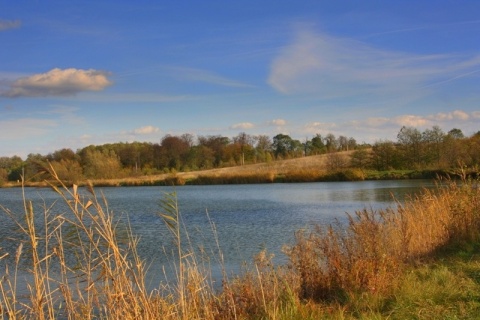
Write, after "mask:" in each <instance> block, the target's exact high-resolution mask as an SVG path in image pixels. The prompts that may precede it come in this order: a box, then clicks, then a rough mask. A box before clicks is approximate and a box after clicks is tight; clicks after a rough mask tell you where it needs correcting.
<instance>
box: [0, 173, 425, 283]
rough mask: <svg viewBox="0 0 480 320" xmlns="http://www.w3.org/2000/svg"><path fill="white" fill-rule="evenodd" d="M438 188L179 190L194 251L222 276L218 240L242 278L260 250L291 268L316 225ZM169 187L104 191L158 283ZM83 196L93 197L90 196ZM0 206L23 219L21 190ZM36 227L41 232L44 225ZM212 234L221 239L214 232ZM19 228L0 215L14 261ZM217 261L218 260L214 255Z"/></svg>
mask: <svg viewBox="0 0 480 320" xmlns="http://www.w3.org/2000/svg"><path fill="white" fill-rule="evenodd" d="M433 186H434V183H433V182H432V181H426V180H403V181H362V182H330V183H300V184H261V185H228V186H181V187H177V188H176V189H175V191H176V192H177V195H178V203H179V206H180V212H181V215H182V218H183V221H184V224H185V226H186V228H187V232H188V235H189V239H190V243H191V245H192V247H194V248H196V250H198V251H199V252H200V251H202V252H206V253H207V255H206V258H205V259H206V260H208V259H211V260H210V261H209V264H210V265H211V268H212V270H217V269H219V264H218V261H216V260H215V257H217V256H218V255H217V254H216V253H217V252H218V248H217V241H216V240H217V238H218V243H219V244H220V247H221V251H222V253H223V255H224V259H225V262H226V267H227V268H228V269H229V270H230V271H234V272H235V271H238V269H239V268H240V266H241V265H242V262H244V261H251V259H252V257H253V256H254V255H255V254H257V253H258V252H259V251H260V250H261V249H264V248H265V249H267V250H268V251H269V252H271V253H274V254H275V262H276V263H283V262H285V257H284V256H283V255H282V252H281V249H282V246H283V245H284V244H288V243H291V242H292V241H293V237H294V232H295V231H297V230H299V229H305V228H307V229H308V228H312V227H313V226H314V225H315V224H330V223H333V222H334V221H335V220H336V219H338V220H340V221H344V219H345V213H346V212H348V213H354V212H355V211H357V210H362V209H363V208H373V209H380V208H385V207H387V206H392V205H395V203H394V199H396V200H399V201H403V200H404V199H405V197H407V196H408V195H410V194H412V193H415V192H418V191H420V190H421V188H424V187H433ZM173 190H174V189H172V188H171V187H130V188H128V187H122V188H98V189H97V193H98V194H102V193H103V194H104V195H105V197H106V199H107V200H108V206H109V208H110V210H113V211H114V213H115V214H116V216H117V217H119V218H120V219H121V220H122V221H124V225H125V226H126V225H129V226H130V227H131V229H132V231H133V233H134V234H135V235H137V236H139V237H140V238H141V239H140V243H139V248H138V249H139V253H140V255H141V257H144V258H145V259H146V260H147V261H148V262H149V264H150V270H151V273H152V274H155V275H156V276H154V277H153V278H152V279H154V280H152V281H153V283H155V282H158V281H160V280H159V279H160V278H161V277H160V276H159V274H163V271H162V268H163V267H164V266H165V265H167V266H168V265H169V264H171V263H172V260H171V258H168V257H167V256H166V255H165V254H164V252H171V250H172V244H173V243H174V242H173V239H172V238H171V236H170V233H169V232H168V230H167V228H166V227H165V225H164V223H163V221H162V219H161V218H160V217H159V215H158V213H159V211H160V210H161V206H160V200H161V199H162V197H163V194H164V193H165V192H172V191H173ZM25 193H26V197H27V198H28V199H31V200H32V201H33V202H34V210H35V212H39V213H41V212H43V211H44V209H45V208H50V209H49V210H50V214H52V215H55V214H59V213H63V214H67V215H68V210H67V209H66V207H65V205H64V204H62V203H61V201H59V197H58V195H57V194H56V193H54V192H53V191H51V190H49V189H34V188H27V189H26V190H25ZM80 193H81V194H83V195H85V196H88V193H87V192H86V190H80ZM0 204H2V205H3V206H4V207H6V208H9V209H10V210H11V211H12V212H13V213H14V214H16V216H17V217H19V218H20V216H21V215H22V214H23V202H22V194H21V190H20V189H0ZM41 216H42V215H41V214H39V215H38V216H37V219H38V221H37V222H39V225H41V219H42V217H41ZM212 226H214V228H215V230H216V231H215V232H213V231H212ZM14 230H15V225H14V223H13V222H12V221H11V219H10V218H8V217H7V216H6V215H4V214H0V235H1V237H0V239H1V243H0V247H2V248H3V249H2V250H3V251H7V252H10V253H11V254H13V255H14V252H15V250H16V245H18V242H13V244H11V243H10V242H11V241H10V242H9V239H11V238H14V237H15V236H18V234H17V233H16V232H15V231H14ZM212 253H215V254H212Z"/></svg>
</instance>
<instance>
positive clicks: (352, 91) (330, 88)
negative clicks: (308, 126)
mask: <svg viewBox="0 0 480 320" xmlns="http://www.w3.org/2000/svg"><path fill="white" fill-rule="evenodd" d="M479 67H480V55H476V56H469V57H468V56H460V55H453V54H443V55H438V54H437V55H419V54H411V53H405V52H395V51H387V50H382V49H379V48H375V47H372V46H370V45H368V44H366V43H363V42H360V41H356V40H352V39H343V38H336V37H332V36H329V35H326V34H322V33H314V32H311V31H308V30H302V31H300V32H299V33H298V34H297V35H296V37H295V39H294V41H293V43H291V44H290V45H288V46H286V47H285V48H284V49H283V50H282V51H281V52H280V54H279V55H278V56H277V57H276V59H275V60H274V61H273V63H272V65H271V72H270V75H269V78H268V83H269V84H270V85H271V86H272V87H273V88H274V89H276V90H277V91H279V92H281V93H284V94H295V93H315V94H316V95H317V96H321V97H324V98H334V97H339V96H343V97H345V96H356V95H372V94H376V95H379V94H391V93H405V92H411V91H418V90H421V89H422V87H423V88H425V87H427V86H431V85H438V84H442V83H446V82H450V81H454V80H456V79H460V78H462V77H466V76H470V75H472V74H474V73H476V72H478V71H477V70H478V69H479ZM472 69H475V70H473V71H472Z"/></svg>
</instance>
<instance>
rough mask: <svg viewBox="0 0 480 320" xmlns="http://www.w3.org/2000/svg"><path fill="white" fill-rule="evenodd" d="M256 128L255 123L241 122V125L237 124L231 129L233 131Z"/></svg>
mask: <svg viewBox="0 0 480 320" xmlns="http://www.w3.org/2000/svg"><path fill="white" fill-rule="evenodd" d="M254 126H255V125H254V124H253V123H250V122H241V123H236V124H234V125H232V126H231V127H230V128H231V129H251V128H253V127H254Z"/></svg>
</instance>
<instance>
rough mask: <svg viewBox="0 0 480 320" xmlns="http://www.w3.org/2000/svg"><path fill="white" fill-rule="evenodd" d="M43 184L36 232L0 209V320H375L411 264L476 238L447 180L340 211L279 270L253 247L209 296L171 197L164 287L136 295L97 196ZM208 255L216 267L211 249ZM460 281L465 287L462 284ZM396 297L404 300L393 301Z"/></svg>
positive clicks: (134, 259) (479, 210)
mask: <svg viewBox="0 0 480 320" xmlns="http://www.w3.org/2000/svg"><path fill="white" fill-rule="evenodd" d="M52 175H53V177H56V175H55V173H54V172H52ZM57 178H58V177H57ZM172 178H175V177H174V176H172ZM57 185H59V186H60V187H57ZM51 187H52V188H53V189H54V190H55V191H56V192H57V193H58V195H59V198H60V199H61V200H62V201H63V202H64V203H65V204H66V205H67V206H68V212H66V213H64V214H59V215H52V214H51V211H50V210H51V208H45V210H44V212H43V213H41V215H42V219H41V223H40V225H37V223H38V220H35V217H36V216H37V215H38V213H37V212H34V211H33V206H32V204H31V203H30V202H28V201H27V200H25V202H24V207H25V212H24V217H23V220H18V219H16V218H15V215H13V214H11V213H10V212H9V211H8V210H7V209H6V208H3V209H4V211H5V212H6V214H9V215H10V216H11V217H12V219H14V221H15V222H16V223H17V225H18V227H19V228H20V230H21V231H22V235H23V236H22V237H21V238H20V241H19V242H18V243H19V246H18V250H17V253H16V255H15V257H9V256H7V254H1V253H0V260H2V262H5V263H6V265H7V269H6V270H7V272H6V274H5V275H4V276H3V281H1V282H0V308H1V315H2V317H6V318H8V319H23V318H35V319H54V318H68V319H94V318H95V319H97V318H100V319H119V318H122V319H318V318H327V319H347V318H356V317H357V316H359V315H362V314H368V315H369V316H370V318H371V317H375V318H382V317H383V315H384V314H394V312H396V313H398V314H401V312H399V310H396V311H392V310H388V308H387V307H386V306H385V305H386V304H387V303H386V301H389V299H390V300H391V297H392V296H393V295H395V294H401V292H408V294H409V295H412V296H414V294H413V293H412V292H410V291H409V290H412V289H411V287H410V286H405V285H404V284H405V283H406V282H405V281H413V280H408V279H409V278H411V277H410V276H408V274H406V273H405V270H407V269H409V268H411V267H410V266H411V265H415V264H417V263H418V262H419V261H422V260H424V259H427V258H428V257H429V256H431V255H433V254H434V253H435V252H436V251H437V250H439V249H441V248H443V247H445V246H447V245H451V244H452V243H456V244H458V243H472V242H473V243H474V242H478V241H479V240H480V190H479V188H478V187H477V185H476V184H475V182H470V183H467V182H466V181H465V182H464V183H462V184H455V183H453V182H450V181H447V182H444V183H443V184H442V185H439V188H438V189H436V190H434V191H431V190H424V192H423V193H422V194H420V195H418V196H416V197H414V198H412V199H411V200H410V201H408V202H406V203H405V204H403V205H400V204H398V208H397V209H386V210H380V211H373V210H361V211H358V212H356V213H355V214H352V215H350V216H349V223H348V225H347V226H345V225H333V226H318V227H317V229H316V231H315V232H312V233H310V234H306V233H303V232H298V233H297V241H296V243H295V244H293V245H292V246H290V247H287V248H286V249H285V251H286V253H287V254H288V256H289V257H290V263H288V264H287V265H285V266H274V265H273V264H272V262H271V258H272V257H271V256H270V255H269V254H268V253H267V252H264V251H262V252H260V253H259V255H258V256H257V258H256V259H255V261H254V262H253V264H252V266H251V267H250V269H248V270H247V271H246V272H245V273H244V274H242V275H238V276H237V277H235V278H233V279H230V280H228V279H227V278H226V277H225V278H224V281H223V286H222V291H221V292H217V291H216V290H215V289H214V287H213V284H212V281H211V275H210V270H209V269H208V268H206V267H205V266H203V265H202V264H201V263H199V262H198V261H199V259H198V257H196V255H195V254H194V250H193V249H192V248H193V246H191V245H190V244H188V238H187V239H184V238H183V236H182V232H181V228H182V225H181V217H180V213H179V211H178V206H177V203H176V197H175V195H173V194H172V195H167V196H166V198H165V200H164V202H163V213H162V218H163V219H164V221H165V223H166V224H167V226H168V227H169V230H170V231H171V232H172V234H173V236H174V238H175V239H176V245H177V249H178V252H177V253H176V255H175V256H176V258H175V259H176V267H177V269H176V270H177V271H176V281H174V283H170V284H167V285H166V286H164V287H159V288H157V289H155V290H153V291H148V290H147V288H146V286H145V280H146V265H145V261H144V260H143V259H142V257H140V256H139V255H138V253H137V251H136V246H137V243H138V239H136V238H135V237H134V235H132V234H129V239H130V241H129V242H128V243H126V244H125V243H122V242H121V241H119V239H118V236H117V234H118V232H119V231H120V230H119V228H120V227H119V224H118V220H116V219H115V217H114V216H113V214H112V212H110V211H109V209H108V202H107V199H104V198H103V197H101V196H100V197H99V196H98V195H97V194H96V193H95V191H94V189H93V187H91V186H89V187H88V190H89V191H90V195H89V196H87V197H83V196H81V195H80V194H79V193H78V189H77V186H73V187H72V188H69V187H67V186H65V185H63V184H62V182H61V181H59V180H58V179H57V181H56V183H55V184H52V185H51ZM37 219H38V217H37ZM127 232H128V229H127ZM212 232H213V233H215V226H214V225H213V224H212ZM184 244H186V245H184ZM27 255H28V257H27ZM218 255H219V257H218V260H219V261H220V262H222V258H221V257H222V255H221V251H220V250H219V253H218ZM72 257H74V258H75V259H72ZM21 262H23V263H27V264H29V266H28V269H27V270H28V272H29V273H30V275H31V281H30V282H29V283H28V289H29V290H28V294H27V295H28V297H27V299H25V298H22V297H19V296H18V292H17V271H18V268H19V266H20V265H21V264H22V263H21ZM405 274H406V276H404V275H405ZM419 276H421V274H419ZM437 276H438V277H444V278H445V279H446V280H445V281H450V283H451V282H453V281H454V280H451V279H455V277H454V276H452V275H451V274H450V273H449V272H443V271H442V272H440V273H438V275H437ZM405 279H407V280H405ZM402 281H403V282H402ZM435 281H436V280H435ZM407 283H408V282H407ZM465 286H468V288H470V289H471V288H473V286H472V284H471V283H470V282H465ZM470 289H469V290H470ZM419 290H422V289H419ZM431 290H432V292H436V291H435V290H437V289H436V288H435V287H434V286H432V288H431ZM462 299H464V297H463V296H462ZM396 300H398V301H403V302H402V303H414V302H409V301H411V300H408V299H407V298H406V297H403V299H402V297H401V296H399V297H397V298H396ZM440 301H447V300H440ZM448 301H449V302H450V301H451V300H448ZM409 312H410V313H408V314H413V313H415V311H414V310H413V311H409ZM462 312H464V310H463V311H462ZM405 314H406V313H405ZM360 317H361V316H360Z"/></svg>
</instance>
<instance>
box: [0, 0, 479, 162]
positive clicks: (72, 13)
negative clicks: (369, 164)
mask: <svg viewBox="0 0 480 320" xmlns="http://www.w3.org/2000/svg"><path fill="white" fill-rule="evenodd" d="M479 34H480V2H479V1H463V0H460V1H441V0H440V1H421V0H420V1H368V0H366V1H283V0H275V1H270V0H267V1H251V0H246V1H227V0H223V1H210V0H205V1H118V0H117V1H40V0H37V1H33V0H32V1H22V0H19V1H4V0H0V156H12V155H19V156H22V157H25V156H26V155H27V154H28V153H41V154H48V153H49V152H53V151H55V150H58V149H61V148H71V149H73V150H76V149H78V148H82V147H84V146H87V145H90V144H103V143H109V142H130V141H149V142H160V140H161V138H162V137H163V136H164V135H166V134H172V135H180V134H183V133H191V134H194V135H197V136H198V135H224V136H227V137H233V136H236V135H237V134H238V133H239V132H246V133H248V134H252V135H257V134H266V135H269V136H270V137H273V136H274V135H276V134H278V133H284V134H289V135H290V136H291V137H293V138H295V139H300V140H304V139H305V138H311V137H313V136H314V135H315V134H317V133H319V134H322V135H325V134H327V133H333V134H335V135H336V136H338V135H344V136H348V137H354V138H355V139H356V140H357V142H359V143H361V142H369V143H372V142H375V141H378V140H385V139H389V140H396V135H397V133H398V131H399V130H400V128H401V127H402V126H404V125H405V126H414V127H417V128H419V129H420V130H423V129H425V128H431V127H432V126H434V125H438V126H440V127H441V128H442V129H443V130H444V131H445V132H447V131H449V130H450V129H452V128H459V129H461V130H462V131H463V132H464V134H466V135H470V134H473V133H475V132H477V131H479V130H480V126H479V123H480V103H479V102H480V90H479V88H480V86H479V85H480V41H479V40H480V39H479Z"/></svg>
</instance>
